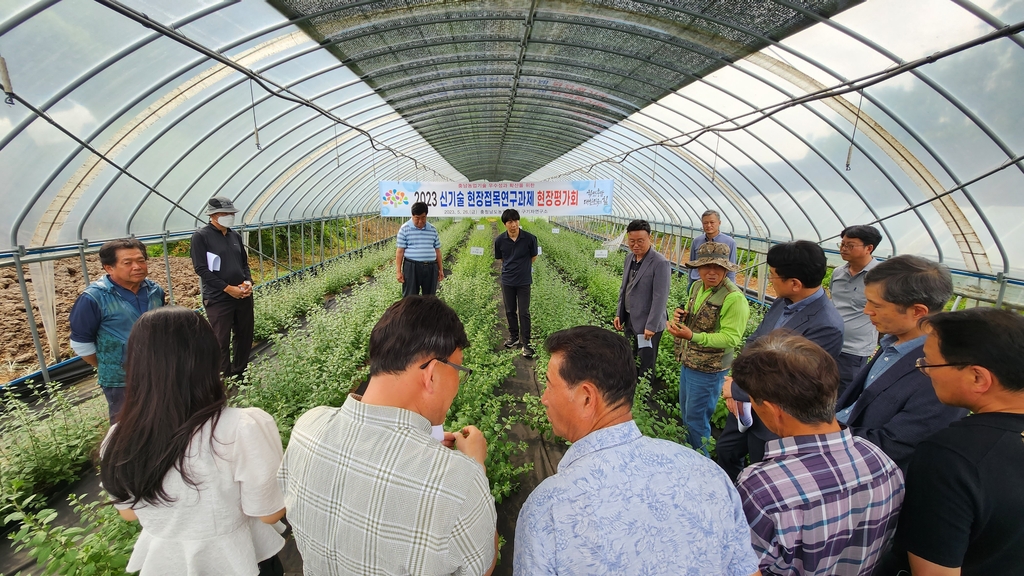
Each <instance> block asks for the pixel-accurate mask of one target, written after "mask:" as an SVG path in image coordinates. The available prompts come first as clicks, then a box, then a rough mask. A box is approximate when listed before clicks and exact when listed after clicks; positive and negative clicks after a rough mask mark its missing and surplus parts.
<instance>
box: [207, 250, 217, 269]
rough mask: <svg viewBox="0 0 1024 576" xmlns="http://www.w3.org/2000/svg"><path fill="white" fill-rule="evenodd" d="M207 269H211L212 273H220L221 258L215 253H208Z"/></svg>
mask: <svg viewBox="0 0 1024 576" xmlns="http://www.w3.org/2000/svg"><path fill="white" fill-rule="evenodd" d="M206 267H207V268H209V269H210V272H220V256H217V255H216V254H214V253H213V252H207V253H206Z"/></svg>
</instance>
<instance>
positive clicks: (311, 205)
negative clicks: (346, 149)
mask: <svg viewBox="0 0 1024 576" xmlns="http://www.w3.org/2000/svg"><path fill="white" fill-rule="evenodd" d="M404 128H407V126H406V125H397V126H394V127H392V128H389V129H388V130H387V131H384V132H383V133H388V132H394V131H396V130H402V129H404ZM383 133H382V134H383ZM417 138H419V142H418V143H416V144H413V145H411V146H409V147H408V149H410V150H418V149H420V148H424V147H426V148H429V147H430V145H429V144H427V143H426V142H424V141H423V139H422V137H420V136H419V135H418V134H416V132H415V131H413V130H410V131H408V132H407V133H404V134H400V135H398V136H397V137H396V138H394V139H391V140H389V141H390V142H393V143H394V144H396V145H397V144H402V145H405V144H406V143H407V142H409V141H411V140H416V139H417ZM326 142H329V141H325V142H324V145H326ZM349 143H352V144H354V146H353V148H355V147H360V146H361V145H362V144H363V143H360V142H358V141H355V140H349V141H348V142H346V144H349ZM319 148H320V146H315V147H314V148H313V150H314V151H315V150H318V149H319ZM360 152H361V151H357V150H351V153H350V154H348V155H347V156H346V158H345V162H344V165H345V166H348V165H349V164H352V163H354V164H356V165H357V166H358V164H359V163H360V162H361V161H362V160H363V159H364V158H365V153H360ZM308 157H309V156H308V155H307V156H305V157H303V159H305V158H308ZM332 160H333V159H331V158H329V157H328V156H327V155H323V156H321V157H320V158H316V159H314V160H311V161H310V162H309V163H307V165H306V166H304V167H303V168H301V169H300V170H299V171H298V172H296V173H295V174H294V175H293V176H292V178H290V179H289V181H288V182H286V183H284V184H282V185H281V187H280V189H282V190H283V189H285V188H287V187H289V186H292V184H293V183H294V190H295V191H294V192H293V193H292V194H291V196H294V195H295V194H296V193H299V191H300V190H301V189H302V187H303V186H305V185H306V184H307V183H308V182H309V181H310V180H311V179H312V178H313V177H315V176H316V175H317V174H318V173H319V172H321V171H322V170H324V169H325V168H329V167H330V165H331V161H332ZM338 160H340V158H339V159H338ZM300 161H301V160H300ZM317 164H320V166H319V167H317ZM293 166H294V164H293ZM341 166H342V164H341V163H340V162H339V163H338V165H336V166H335V167H334V168H329V169H328V170H327V171H326V172H325V173H324V174H323V176H321V177H320V179H319V180H317V181H316V182H315V183H313V184H311V185H310V186H309V188H308V189H307V191H306V192H304V193H302V195H301V196H300V197H299V198H298V200H296V201H295V203H294V205H293V206H292V208H291V209H290V210H289V213H288V214H289V218H291V217H292V213H293V212H294V211H295V209H296V208H298V207H299V206H300V205H301V204H302V202H303V200H304V199H305V198H306V197H307V196H309V195H310V194H313V196H312V198H310V199H309V201H308V202H307V203H306V204H305V205H304V206H303V207H302V212H303V213H314V214H315V213H316V212H317V211H318V206H319V205H320V204H321V203H322V202H323V200H322V199H320V197H321V195H323V187H322V186H320V184H321V183H322V182H323V180H325V179H326V178H328V177H330V176H331V174H333V173H335V172H337V171H339V170H341ZM354 168H355V167H352V168H346V169H344V170H341V173H340V174H338V175H337V176H335V180H337V179H339V178H344V177H345V176H346V175H347V174H348V173H349V172H350V171H351V170H352V169H354ZM305 172H309V174H308V175H307V176H305V177H304V178H303V174H304V173H305ZM300 178H302V181H301V182H296V181H297V180H299V179H300ZM283 207H284V206H283V204H282V206H281V208H283ZM278 210H280V208H279V209H278ZM319 212H320V213H321V214H322V213H323V209H319Z"/></svg>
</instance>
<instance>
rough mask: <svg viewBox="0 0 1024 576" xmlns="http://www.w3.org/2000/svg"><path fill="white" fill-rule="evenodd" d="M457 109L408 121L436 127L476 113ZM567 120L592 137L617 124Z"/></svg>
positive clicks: (542, 113)
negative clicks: (452, 117)
mask: <svg viewBox="0 0 1024 576" xmlns="http://www.w3.org/2000/svg"><path fill="white" fill-rule="evenodd" d="M457 108H458V107H456V106H453V107H450V108H448V109H447V110H439V111H436V112H430V113H427V114H430V115H426V114H424V115H422V116H420V117H418V118H414V119H408V118H407V120H408V122H409V125H410V126H417V125H422V124H424V123H428V124H427V125H428V126H431V127H432V126H435V125H436V124H437V123H439V122H441V121H443V120H444V119H445V118H449V117H451V116H453V115H459V116H461V115H464V114H473V113H474V112H473V111H472V110H467V111H463V112H452V110H455V109H457ZM536 115H537V116H544V117H548V116H550V117H553V118H561V116H558V115H557V114H551V113H548V112H547V111H538V112H536ZM567 120H569V121H571V122H573V124H572V126H574V127H575V126H576V125H577V124H579V125H582V126H586V127H588V128H581V129H583V130H585V131H586V132H590V133H592V136H597V135H599V134H600V133H601V132H603V131H605V130H608V129H609V128H612V127H613V126H615V124H611V125H601V124H596V123H594V122H591V121H590V119H588V118H578V117H576V116H573V117H571V118H568V119H567Z"/></svg>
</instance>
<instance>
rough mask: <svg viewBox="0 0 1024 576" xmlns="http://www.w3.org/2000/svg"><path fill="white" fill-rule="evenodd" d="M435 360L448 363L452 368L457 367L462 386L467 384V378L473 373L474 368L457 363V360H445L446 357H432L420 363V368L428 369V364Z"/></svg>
mask: <svg viewBox="0 0 1024 576" xmlns="http://www.w3.org/2000/svg"><path fill="white" fill-rule="evenodd" d="M434 360H437V361H438V362H440V363H441V364H447V365H449V366H451V367H452V368H455V369H456V370H458V371H459V385H460V386H461V385H462V384H465V383H466V380H468V379H469V377H470V376H471V375H472V374H473V369H472V368H466V367H465V366H463V365H461V364H456V363H455V362H449V361H447V360H445V359H444V358H431V359H430V360H427V361H426V362H424V363H423V364H421V365H420V370H426V369H427V366H430V363H431V362H433V361H434Z"/></svg>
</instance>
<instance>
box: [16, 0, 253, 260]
mask: <svg viewBox="0 0 1024 576" xmlns="http://www.w3.org/2000/svg"><path fill="white" fill-rule="evenodd" d="M53 3H54V4H55V3H56V1H55V2H53ZM233 3H235V2H227V3H223V2H222V3H221V4H214V5H211V6H208V7H206V8H205V9H203V10H198V11H196V12H193V13H192V14H189V15H188V16H186V17H184V18H181V19H179V20H177V21H176V22H174V24H173V25H174V26H175V27H179V26H184V25H187V24H189V23H191V22H193V21H195V20H198V19H200V18H203V17H205V16H207V15H208V14H210V13H213V12H217V11H219V10H220V9H221V8H222V7H225V6H229V5H231V4H233ZM50 5H52V4H48V5H47V7H49V6H50ZM44 9H45V8H44ZM34 15H35V13H32V14H28V15H27V16H26V15H25V13H22V14H20V15H19V16H26V17H25V19H26V20H27V19H28V18H30V17H31V16H34ZM13 20H15V22H14V23H13V24H10V25H9V26H8V24H9V23H10V20H9V21H8V22H5V23H4V26H5V27H4V28H0V29H2V31H3V33H6V32H7V30H9V29H12V28H15V27H17V26H19V25H21V24H22V23H23V22H24V20H19V19H18V18H14V19H13ZM159 38H160V34H158V33H155V32H154V33H153V34H151V35H150V36H146V37H143V38H141V39H140V40H138V41H136V42H134V43H132V44H130V45H129V46H127V47H125V48H123V49H121V50H119V51H117V52H115V53H114V54H112V55H111V56H109V57H108V58H107V59H106V60H104V61H103V62H101V63H100V64H97V65H96V66H94V67H93V68H91V69H90V70H88V71H87V72H84V73H83V74H80V75H79V76H78V77H77V78H75V79H74V80H72V81H71V82H69V83H68V84H66V85H65V86H64V88H62V89H61V90H58V91H57V92H55V93H54V95H53V96H51V97H50V98H49V99H48V100H46V102H44V103H43V105H41V106H38V108H39V109H40V110H42V111H43V112H46V111H48V110H49V109H50V108H51V107H53V106H54V105H55V104H57V103H58V102H60V101H62V100H63V99H64V98H66V97H67V96H68V95H69V94H70V93H72V92H74V91H75V90H77V89H78V88H80V87H81V86H82V85H83V84H85V83H86V82H88V81H89V80H91V79H93V78H94V77H96V76H97V75H99V74H100V73H102V72H103V71H105V70H106V69H107V68H109V67H111V66H113V65H114V64H116V63H117V62H119V61H121V60H122V59H124V58H125V57H127V56H129V55H131V54H133V53H135V51H136V50H137V49H139V48H141V47H143V46H145V45H147V44H149V43H151V42H153V41H154V40H157V39H159ZM191 68H194V66H187V67H182V68H179V70H181V71H180V72H178V73H177V74H175V75H174V76H173V77H172V78H174V77H177V76H180V75H182V74H185V73H186V72H187V71H188V70H190V69H191ZM165 78H167V76H165ZM153 91H154V92H155V89H154V90H153ZM151 93H152V92H150V94H151ZM148 96H149V94H146V95H143V96H141V97H139V98H137V99H136V100H135V101H134V102H133V103H132V106H134V105H135V104H138V102H141V101H142V100H144V99H145V98H147V97H148ZM129 109H131V106H126V107H124V108H122V111H119V112H118V113H117V114H115V115H113V117H120V116H122V115H123V114H124V112H123V110H129ZM36 119H37V118H36V117H35V116H33V115H31V114H29V115H26V117H25V118H24V119H23V120H22V121H21V122H19V123H18V124H17V125H15V126H13V127H12V129H11V131H10V132H8V133H7V134H6V135H5V136H4V137H3V138H2V139H0V150H2V149H4V148H5V147H6V146H7V145H8V144H9V143H10V142H12V141H13V140H14V138H16V137H17V136H18V135H20V134H21V133H22V132H23V131H24V130H25V129H26V128H28V126H29V125H30V124H32V122H34V121H35V120H36ZM112 123H113V118H111V119H110V120H109V121H108V122H107V123H104V124H101V125H98V126H97V129H96V130H94V131H93V132H92V133H91V134H89V135H88V136H87V137H86V138H83V139H84V140H85V141H86V142H90V143H91V142H92V140H93V139H94V138H96V136H98V135H99V134H101V133H102V132H103V130H105V129H106V128H107V127H109V125H110V124H112ZM75 148H76V151H75V152H74V153H72V154H69V155H68V156H67V158H65V160H64V162H63V163H61V164H59V165H58V167H57V168H56V169H55V170H54V171H53V172H52V173H51V174H50V177H49V178H47V179H46V181H45V184H43V185H42V186H40V187H39V188H38V189H37V191H36V193H35V194H33V196H32V197H31V198H30V199H29V201H28V203H26V204H25V206H24V207H23V208H22V210H21V212H19V214H18V217H17V218H16V219H15V221H14V225H13V226H12V227H11V245H12V246H17V245H18V232H19V231H20V229H21V225H22V224H23V223H24V221H25V218H26V217H27V216H28V213H29V212H30V211H31V210H32V208H33V207H34V206H35V204H36V202H37V201H38V200H39V198H40V197H41V196H42V194H43V193H44V192H45V191H46V189H47V188H49V186H50V184H51V183H52V182H53V180H54V179H56V177H57V176H58V175H59V174H60V173H61V172H62V171H63V170H64V168H66V167H67V165H68V164H69V163H70V162H71V160H72V159H74V157H75V156H77V155H78V154H80V153H81V152H82V149H81V147H77V146H76V147H75Z"/></svg>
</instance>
